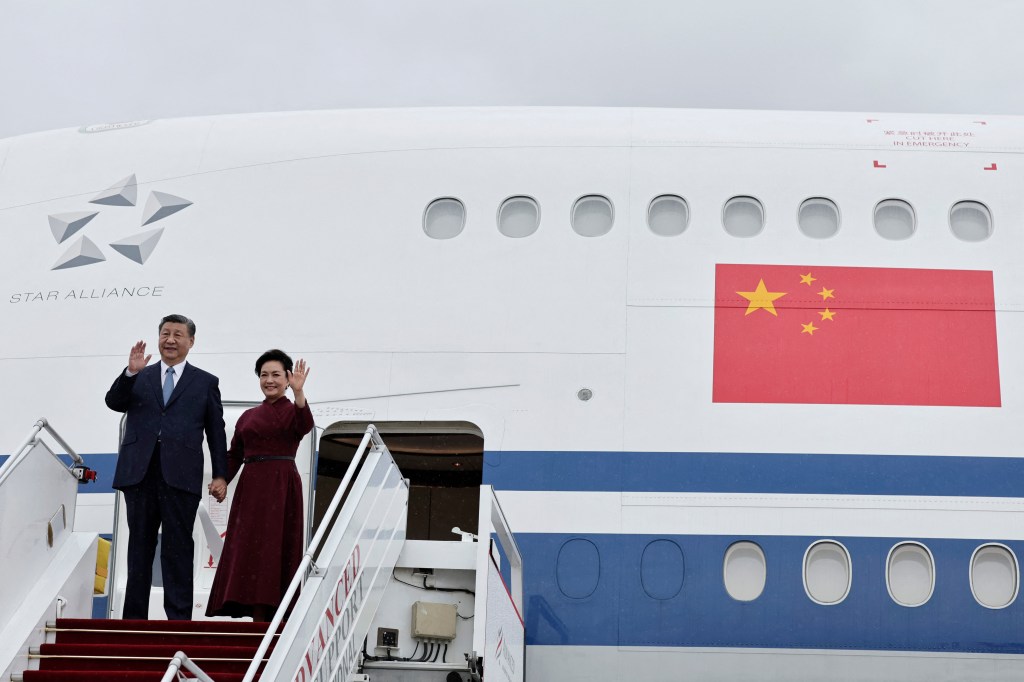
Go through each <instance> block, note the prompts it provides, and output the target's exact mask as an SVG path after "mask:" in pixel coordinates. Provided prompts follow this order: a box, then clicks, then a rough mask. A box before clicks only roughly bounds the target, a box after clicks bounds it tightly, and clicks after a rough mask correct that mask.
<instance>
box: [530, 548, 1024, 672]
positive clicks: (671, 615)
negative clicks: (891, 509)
mask: <svg viewBox="0 0 1024 682" xmlns="http://www.w3.org/2000/svg"><path fill="white" fill-rule="evenodd" d="M573 539H584V540H586V541H589V542H591V543H593V546H594V547H596V549H597V556H599V564H598V565H597V566H594V565H590V564H589V562H590V558H588V553H587V552H586V551H584V552H579V551H574V550H573V549H572V547H573V546H574V545H569V546H568V547H567V546H566V543H567V542H569V541H570V540H573ZM739 539H743V540H752V541H755V542H757V543H758V544H759V545H760V546H761V548H762V549H763V550H764V553H765V556H766V562H767V575H768V579H767V583H766V585H765V590H764V592H763V593H762V595H761V596H760V597H759V598H758V599H756V600H754V601H752V602H738V601H735V600H733V599H732V598H731V597H729V596H728V594H727V593H726V591H725V587H724V585H723V582H722V561H723V558H724V556H725V551H726V549H727V548H728V547H729V545H730V544H732V543H733V542H735V541H736V540H739ZM817 539H818V538H803V537H776V536H767V537H745V538H735V537H724V536H688V535H678V536H660V537H654V536H644V535H584V536H570V535H549V534H531V533H527V534H520V535H517V536H516V540H517V542H518V543H519V547H520V549H521V550H522V552H523V563H524V572H525V575H524V578H525V579H524V584H525V592H526V594H525V595H524V598H525V604H526V608H525V610H526V614H525V618H526V636H527V644H541V645H593V646H672V647H765V648H809V649H869V650H899V651H940V652H985V653H1011V654H1022V653H1024V597H1021V596H1019V597H1018V598H1017V600H1016V601H1015V602H1014V603H1013V604H1011V605H1010V606H1008V607H1007V608H1005V609H999V610H993V609H987V608H984V607H982V606H980V605H979V604H978V603H977V602H976V601H975V600H974V597H973V596H972V594H971V588H970V584H969V581H968V572H969V564H970V558H971V554H972V553H973V552H974V550H975V549H976V548H977V547H978V545H979V544H982V543H983V541H981V540H978V541H971V540H949V539H943V540H936V539H929V540H924V541H922V542H923V544H926V545H927V546H928V548H929V549H930V550H931V551H932V553H933V555H934V557H935V563H936V581H935V583H936V584H935V591H934V593H933V595H932V598H931V599H930V600H929V601H928V602H927V603H926V604H924V605H923V606H920V607H916V608H906V607H902V606H899V605H897V604H896V603H895V602H893V601H892V599H891V598H890V597H889V594H888V592H887V590H886V582H885V561H886V557H887V555H888V552H889V550H890V548H891V547H892V546H893V545H894V544H895V542H896V541H895V540H893V539H891V538H837V539H838V540H839V541H840V542H842V543H843V544H844V545H845V546H846V548H847V549H848V550H849V551H850V554H851V557H852V563H853V582H852V586H851V590H850V594H849V595H848V596H847V598H846V599H845V601H843V602H842V603H840V604H838V605H835V606H822V605H819V604H816V603H814V602H812V601H811V600H810V599H809V598H808V597H807V595H806V593H805V592H804V587H803V568H802V567H803V555H804V552H805V550H806V549H807V547H808V546H809V545H810V543H811V542H813V541H815V540H817ZM656 540H669V541H671V542H674V543H676V544H677V545H678V546H679V548H680V549H681V550H682V555H683V557H684V561H683V564H682V566H683V571H682V572H683V575H682V584H681V588H680V589H679V591H678V593H677V594H675V596H672V597H671V598H667V599H654V598H652V597H651V596H649V595H648V591H649V590H650V588H651V586H652V585H653V586H654V588H655V591H657V589H659V588H661V587H664V586H668V587H669V588H670V589H669V590H667V591H666V592H665V593H666V594H669V593H671V592H672V591H673V590H674V585H678V573H673V574H672V575H659V574H658V571H659V570H660V568H659V566H658V564H657V563H655V562H650V561H648V562H646V563H645V565H644V566H643V574H644V580H645V581H647V585H648V591H645V589H644V586H643V584H642V582H641V557H642V556H643V554H644V549H645V548H646V547H647V546H648V544H650V543H651V542H653V541H656ZM582 544H583V543H575V546H576V547H577V548H578V547H579V546H581V545H582ZM665 544H667V543H665V542H662V543H661V545H665ZM1005 544H1006V545H1007V546H1009V547H1010V548H1011V549H1013V551H1014V552H1015V553H1016V554H1017V556H1018V557H1020V556H1021V555H1022V552H1024V542H1006V543H1005ZM653 553H654V554H656V555H658V556H665V554H664V553H663V552H653ZM560 555H561V556H562V558H561V559H559V556H560ZM560 562H561V566H559V563H560ZM677 569H678V564H676V568H673V569H671V570H672V571H676V570H677ZM663 572H664V571H663ZM560 577H561V580H562V584H561V587H560V585H559V578H560ZM590 581H596V583H594V582H590ZM588 583H589V584H588ZM595 584H596V587H595V589H594V590H593V592H592V593H590V594H588V595H587V596H584V597H582V598H571V597H569V596H566V594H565V592H564V591H563V590H566V591H568V592H569V593H574V592H575V593H576V594H580V593H583V592H587V591H589V589H590V587H592V586H594V585H595Z"/></svg>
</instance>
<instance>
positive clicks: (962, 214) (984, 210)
mask: <svg viewBox="0 0 1024 682" xmlns="http://www.w3.org/2000/svg"><path fill="white" fill-rule="evenodd" d="M949 227H950V229H951V230H953V234H954V235H956V238H957V239H960V240H962V241H965V242H983V241H985V240H986V239H988V238H989V237H991V236H992V212H991V211H989V210H988V206H986V205H985V204H982V203H980V202H977V201H961V202H959V203H956V204H953V208H951V209H949Z"/></svg>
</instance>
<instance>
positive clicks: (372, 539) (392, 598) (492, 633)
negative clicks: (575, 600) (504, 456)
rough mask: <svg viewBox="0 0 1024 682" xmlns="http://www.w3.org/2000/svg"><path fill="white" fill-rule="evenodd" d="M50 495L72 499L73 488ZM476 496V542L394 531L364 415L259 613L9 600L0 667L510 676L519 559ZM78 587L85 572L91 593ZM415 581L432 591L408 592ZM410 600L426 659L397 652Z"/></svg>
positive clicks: (393, 505) (236, 675)
mask: <svg viewBox="0 0 1024 682" xmlns="http://www.w3.org/2000/svg"><path fill="white" fill-rule="evenodd" d="M62 444H63V443H62ZM43 447H45V446H43ZM65 449H66V450H68V451H70V449H69V448H67V447H66V446H65ZM47 451H49V449H48V448H47ZM49 452H50V455H52V451H49ZM12 459H13V458H12ZM22 459H24V458H22ZM51 459H55V458H52V457H51ZM57 461H58V462H59V460H57ZM8 464H10V462H8ZM6 466H7V465H6V464H5V470H6ZM26 471H27V470H26ZM64 472H65V474H64V475H65V476H66V475H68V474H67V467H66V466H65V467H64ZM76 485H77V480H76ZM62 499H63V502H62V504H64V505H65V506H66V507H70V508H72V509H73V507H74V496H73V494H70V493H66V494H65V496H64V497H63V498H62ZM480 499H481V504H480V511H479V537H480V538H482V539H481V540H479V541H475V538H474V537H473V536H471V535H469V534H461V535H462V536H463V537H462V540H461V541H452V542H437V541H407V540H406V524H407V514H408V504H409V485H408V481H406V480H405V479H404V478H403V477H402V474H401V472H400V471H399V470H398V467H397V466H396V464H395V461H394V459H393V458H392V456H391V453H390V452H389V451H388V449H387V446H386V445H385V444H384V441H383V440H382V439H381V437H380V435H379V433H378V432H377V429H376V428H375V427H374V426H373V425H370V426H368V427H367V429H366V432H365V434H364V435H363V438H362V441H361V442H360V445H359V448H358V450H357V451H356V453H355V456H354V457H353V459H352V462H351V463H350V465H349V466H348V469H347V471H346V472H345V475H344V478H343V479H342V481H341V484H340V485H339V487H338V489H337V492H336V493H335V495H334V497H333V498H332V500H331V502H330V505H329V507H328V509H327V512H326V514H325V515H324V517H323V520H322V522H321V523H320V526H319V528H318V529H317V531H316V533H315V534H314V535H313V538H312V539H311V540H310V542H309V544H308V546H307V549H306V552H305V554H304V555H303V558H302V562H301V564H300V566H299V568H298V570H297V571H296V573H295V575H294V577H293V579H292V581H291V583H290V585H289V587H288V590H287V592H286V594H285V596H284V598H283V599H282V607H281V608H279V609H278V611H277V613H276V614H275V615H274V618H273V619H272V621H271V622H270V623H269V624H258V623H237V622H235V623H229V622H223V621H220V622H218V621H198V622H193V623H177V622H175V623H170V622H166V621H115V620H95V621H89V620H84V619H79V620H68V619H58V620H55V619H54V618H53V615H54V613H55V612H54V610H53V608H50V607H49V606H47V607H46V608H42V607H38V606H33V607H32V610H31V614H34V615H31V614H28V613H27V612H26V607H18V608H14V610H13V611H12V619H10V620H9V621H8V622H10V623H11V625H9V626H8V628H7V629H11V628H12V627H14V625H15V624H17V626H18V627H20V628H21V629H24V630H26V631H27V632H29V634H31V633H33V632H34V633H35V634H34V635H32V636H22V637H21V639H19V640H18V641H19V644H18V645H17V646H7V647H6V648H5V649H3V652H4V656H6V657H8V658H0V665H8V671H7V672H6V673H5V674H6V675H7V677H5V678H2V679H13V680H25V681H27V682H73V681H85V680H100V679H103V680H121V679H139V680H144V679H153V680H156V679H162V680H164V681H165V682H170V681H171V680H174V679H185V678H196V679H200V680H204V681H212V682H236V681H241V682H251V681H253V680H257V679H261V680H280V681H282V682H284V681H287V682H314V681H317V682H319V681H322V680H323V681H326V680H339V681H342V682H345V681H348V680H365V681H371V680H372V681H374V682H377V681H379V682H391V681H393V680H432V679H441V678H439V677H438V674H439V673H441V675H442V676H443V677H444V679H446V680H449V681H454V680H466V681H468V680H480V679H482V678H483V671H484V670H485V669H486V670H488V671H491V670H493V671H494V673H493V674H492V675H491V676H490V677H489V679H495V680H502V681H505V680H508V681H515V680H522V679H523V672H522V662H523V661H522V659H523V652H524V633H523V619H522V561H521V558H520V555H519V551H518V548H517V547H516V545H515V540H514V538H513V537H512V534H511V532H510V530H509V528H508V525H507V523H506V522H505V518H504V515H503V514H502V512H501V508H500V505H499V504H498V501H497V498H496V497H495V495H494V492H493V490H492V489H491V488H490V487H489V486H482V488H481V496H480ZM51 506H52V503H51ZM204 526H208V524H205V523H204ZM207 531H209V528H207ZM498 546H500V548H501V549H500V551H499V550H498V549H497V547H498ZM501 557H504V568H505V569H506V571H505V574H506V576H505V577H504V578H503V576H502V571H501V570H500V569H501V567H502V566H501V563H502V561H503V560H502V558H501ZM435 570H436V573H435ZM396 571H410V572H413V574H415V575H420V574H419V573H414V572H416V571H420V572H425V573H423V577H422V585H419V584H418V583H410V582H408V581H404V580H400V579H398V578H397V577H396ZM427 573H429V574H430V578H431V579H432V580H433V581H434V584H433V585H430V584H428V576H427ZM26 578H28V576H26ZM438 581H440V582H438ZM445 581H449V582H450V584H451V585H455V587H445V586H444V585H442V584H441V583H444V584H448V583H445ZM30 582H31V580H30V579H27V580H26V583H30ZM506 583H508V585H506ZM91 586H92V581H91V574H90V581H89V587H90V592H91ZM417 590H427V591H428V593H429V595H430V596H431V597H432V598H433V599H434V600H433V601H427V600H423V599H420V598H419V597H421V596H422V593H418V592H417ZM455 593H458V595H459V597H458V598H456V597H454V596H451V595H453V594H455ZM33 604H34V602H33ZM289 604H294V606H293V607H292V609H291V610H290V611H288V609H287V605H289ZM382 604H386V605H387V608H386V609H384V610H383V612H384V615H381V616H380V617H379V618H378V613H379V612H381V611H382V610H381V605H382ZM410 607H412V625H411V627H409V629H408V630H407V631H406V632H407V633H408V634H407V637H408V636H409V635H410V634H411V636H412V637H414V638H415V641H416V651H418V650H419V647H420V645H421V644H422V645H423V651H424V652H427V651H428V650H429V651H430V652H432V654H433V656H432V657H431V656H429V655H424V654H421V655H420V656H419V657H415V656H414V655H407V656H405V657H403V656H401V652H400V650H399V644H398V632H399V630H398V628H399V627H402V628H404V627H406V626H405V625H403V623H402V621H403V620H404V619H406V618H408V614H409V613H410V610H409V608H410ZM459 609H462V610H463V611H467V610H469V609H472V615H465V614H460V612H459ZM80 611H81V609H79V613H76V614H75V615H76V617H78V618H80V617H81V614H80ZM40 614H41V615H40ZM396 614H406V615H404V616H400V615H396ZM286 615H287V620H285V617H286ZM457 617H458V618H461V619H463V621H462V624H459V625H458V626H457V625H456V618H457ZM446 619H450V621H451V622H450V624H449V623H447V622H446ZM47 621H50V622H49V623H48V624H47ZM466 623H469V625H466ZM375 626H376V630H375V629H374V628H375ZM382 626H383V627H382ZM6 631H7V630H5V632H6ZM382 633H383V635H382ZM389 633H393V635H394V639H393V640H392V639H389V637H390V634H389ZM375 634H376V637H375V636H374V635H375ZM382 636H383V639H382ZM368 643H369V646H370V647H372V648H373V652H372V653H371V652H369V651H368V649H367V646H368ZM382 643H383V646H375V645H374V644H377V645H380V644H382ZM442 645H443V647H444V648H443V651H444V656H443V657H442V658H441V661H438V660H437V659H438V654H439V653H440V652H441V651H442ZM0 646H3V644H0ZM428 647H429V649H428ZM449 647H451V653H450V654H449ZM408 653H410V654H413V653H414V652H408ZM374 654H379V655H374ZM449 659H450V660H449Z"/></svg>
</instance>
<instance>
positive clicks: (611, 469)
mask: <svg viewBox="0 0 1024 682" xmlns="http://www.w3.org/2000/svg"><path fill="white" fill-rule="evenodd" d="M7 457H8V456H7V455H0V465H2V464H3V462H4V461H6V460H7ZM83 457H84V458H85V461H86V464H88V465H89V466H90V467H91V468H93V469H95V470H96V471H97V474H98V476H97V480H96V482H95V483H91V484H89V485H84V486H82V488H81V492H83V493H109V492H113V489H112V488H111V487H110V483H111V481H113V479H114V468H115V467H116V465H117V454H116V453H94V454H86V455H83ZM484 464H485V466H484V474H483V482H484V483H485V484H488V485H493V486H494V487H495V488H497V489H498V490H556V491H557V490H562V491H613V492H620V491H621V492H735V493H788V494H818V495H923V496H951V497H1018V496H1020V495H1021V492H1020V491H1022V490H1024V458H1019V457H961V456H957V457H938V456H930V455H828V454H773V453H714V452H693V453H688V452H566V451H506V452H501V451H487V452H486V453H484Z"/></svg>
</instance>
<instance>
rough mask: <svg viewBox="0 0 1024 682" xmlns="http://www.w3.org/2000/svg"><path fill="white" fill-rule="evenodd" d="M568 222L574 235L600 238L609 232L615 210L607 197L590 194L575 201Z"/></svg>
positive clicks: (613, 220)
mask: <svg viewBox="0 0 1024 682" xmlns="http://www.w3.org/2000/svg"><path fill="white" fill-rule="evenodd" d="M570 220H571V222H572V229H573V231H574V232H575V233H576V234H578V235H580V236H582V237H601V236H603V235H606V234H608V233H609V232H611V229H612V224H613V223H614V222H615V209H614V207H613V206H612V202H611V201H610V200H609V199H608V198H607V197H603V196H600V195H598V194H590V195H587V196H585V197H580V198H579V199H577V200H576V203H575V204H573V206H572V214H571V217H570Z"/></svg>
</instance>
